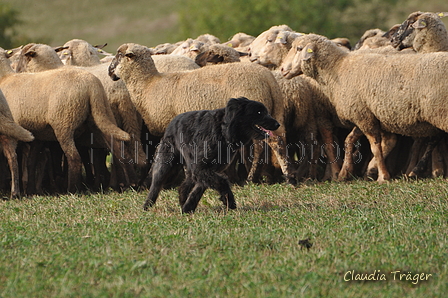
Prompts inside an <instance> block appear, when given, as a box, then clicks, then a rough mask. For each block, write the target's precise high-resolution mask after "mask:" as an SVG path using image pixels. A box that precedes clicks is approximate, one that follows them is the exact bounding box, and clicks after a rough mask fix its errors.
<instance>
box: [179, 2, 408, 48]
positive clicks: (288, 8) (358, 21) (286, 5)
mask: <svg viewBox="0 0 448 298" xmlns="http://www.w3.org/2000/svg"><path fill="white" fill-rule="evenodd" d="M396 3H397V0H375V1H366V0H338V1H331V0H309V1H290V0H276V1H272V0H246V1H237V0H228V1H220V0H191V1H185V2H183V3H181V4H180V6H179V9H180V11H179V15H180V20H179V22H180V34H181V36H179V39H183V38H186V37H196V36H198V35H200V34H203V33H210V34H214V35H216V36H218V37H219V38H220V39H221V40H222V41H226V40H227V39H229V38H230V37H231V36H233V35H234V34H235V33H237V32H244V33H247V34H251V35H254V36H257V35H258V34H260V33H261V32H263V31H265V30H267V29H268V28H269V27H271V26H273V25H280V24H287V25H289V26H290V27H291V28H292V29H294V30H296V31H299V32H304V33H311V32H314V33H318V34H323V35H326V36H327V37H329V38H335V37H348V38H350V39H351V40H352V41H353V42H356V40H357V39H358V38H359V37H360V36H361V35H362V34H363V33H364V32H365V31H366V30H368V29H371V28H377V27H378V26H380V27H381V28H382V29H383V30H387V29H389V26H390V24H388V23H387V21H388V18H389V17H390V12H391V11H393V8H394V7H395V5H396ZM402 18H403V19H404V18H405V16H402ZM400 20H401V19H400Z"/></svg>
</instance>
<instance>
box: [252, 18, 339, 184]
mask: <svg viewBox="0 0 448 298" xmlns="http://www.w3.org/2000/svg"><path fill="white" fill-rule="evenodd" d="M274 30H275V33H273V32H272V29H269V30H267V31H266V32H263V33H261V34H260V35H259V36H257V38H256V39H255V41H254V42H253V44H252V45H251V51H252V50H253V51H254V52H255V53H257V54H256V55H252V56H251V58H252V60H253V61H252V62H254V63H258V64H261V65H263V66H265V67H268V68H270V69H271V70H272V71H273V74H274V76H275V78H276V79H277V82H278V83H279V85H280V87H281V89H282V92H283V97H284V100H285V112H286V114H287V116H286V119H287V123H286V125H287V127H288V136H289V139H290V140H294V141H292V142H289V143H290V144H292V143H296V142H297V137H298V136H299V135H300V133H301V134H303V133H305V142H306V149H307V150H308V149H311V148H312V149H314V150H312V151H314V152H306V154H308V155H307V158H310V162H311V164H312V166H311V167H310V172H309V175H310V176H311V177H312V178H316V166H315V164H316V162H317V158H319V153H318V151H319V150H318V149H319V147H318V146H316V145H315V144H314V143H315V142H316V136H317V133H316V132H317V128H316V127H318V128H319V131H320V135H321V137H322V141H323V144H324V146H323V147H324V148H325V151H326V153H327V156H328V160H327V165H328V167H329V168H328V169H327V171H326V174H325V176H324V177H323V179H333V180H335V179H337V177H338V174H339V172H340V165H339V164H340V162H341V160H339V156H338V153H337V144H336V143H335V140H334V137H333V133H334V127H335V125H337V126H341V124H340V123H334V121H333V119H334V118H335V115H334V114H335V113H334V111H332V109H329V108H328V107H329V104H328V99H327V98H326V96H325V95H324V94H323V93H322V91H321V90H320V88H319V86H318V84H317V83H316V82H315V81H314V80H313V79H311V78H308V77H306V76H302V75H301V76H297V77H294V78H292V79H291V80H288V79H285V78H284V77H283V75H282V74H281V73H280V72H279V69H280V66H281V64H282V61H283V59H284V57H285V56H286V55H287V54H288V51H289V49H290V48H291V46H292V42H293V41H294V39H295V38H297V37H299V36H301V35H302V34H300V33H297V32H294V31H288V30H278V28H277V27H274ZM344 128H345V127H344ZM299 154H304V153H303V152H301V153H299ZM304 164H306V163H304Z"/></svg>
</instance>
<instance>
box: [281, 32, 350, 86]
mask: <svg viewBox="0 0 448 298" xmlns="http://www.w3.org/2000/svg"><path fill="white" fill-rule="evenodd" d="M322 44H325V45H328V46H331V47H334V49H335V50H336V51H340V52H341V53H345V51H344V50H342V49H340V47H338V46H337V45H336V44H335V43H334V42H332V41H330V40H328V39H327V38H326V37H323V36H320V35H317V34H308V35H303V36H301V37H298V38H296V40H294V42H293V43H292V47H291V49H290V50H289V52H288V55H286V57H285V59H284V60H283V63H282V66H281V72H282V74H283V76H284V77H285V78H287V79H291V78H293V77H295V76H298V75H300V74H302V73H305V74H306V75H307V76H310V77H313V78H315V76H316V73H315V69H314V66H313V61H314V60H315V59H317V58H318V57H319V52H320V48H321V47H322V46H321V45H322Z"/></svg>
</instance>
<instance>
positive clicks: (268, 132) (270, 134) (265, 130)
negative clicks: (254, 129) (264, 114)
mask: <svg viewBox="0 0 448 298" xmlns="http://www.w3.org/2000/svg"><path fill="white" fill-rule="evenodd" d="M260 128H261V130H263V131H264V132H265V133H267V134H268V135H269V136H271V137H272V136H273V135H274V134H273V133H272V131H270V130H268V129H266V128H264V127H262V126H260Z"/></svg>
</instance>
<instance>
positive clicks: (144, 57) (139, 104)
mask: <svg viewBox="0 0 448 298" xmlns="http://www.w3.org/2000/svg"><path fill="white" fill-rule="evenodd" d="M109 74H110V76H111V77H112V78H114V79H119V78H121V79H122V80H123V81H124V82H125V84H126V86H127V88H128V90H129V92H130V94H131V99H132V101H133V102H134V105H135V106H136V108H137V110H138V111H139V112H140V114H141V115H142V117H143V120H144V122H145V124H146V125H147V127H148V129H149V131H150V133H151V134H154V135H162V134H163V133H164V131H165V129H166V127H167V126H168V123H169V122H170V121H171V120H172V119H173V118H174V117H175V116H176V115H178V114H180V113H184V112H187V111H192V110H203V109H207V110H211V109H216V108H222V107H224V106H225V105H226V100H227V99H228V98H232V97H241V96H245V97H247V98H250V99H252V100H255V101H259V102H262V103H263V104H264V105H265V106H266V107H267V109H268V111H269V112H270V113H271V115H272V116H273V117H275V119H277V120H278V121H279V123H280V124H282V123H284V121H283V118H284V115H283V113H284V111H283V107H284V106H283V98H282V94H281V90H280V88H279V85H278V83H277V82H276V80H275V78H274V77H273V75H272V73H271V72H270V71H269V70H267V69H265V68H264V67H261V66H257V65H253V64H250V63H229V64H220V65H211V66H207V67H202V68H200V69H196V70H192V71H190V72H177V73H159V72H158V71H157V69H156V67H155V65H154V61H153V60H152V58H151V51H150V49H148V48H147V47H145V46H141V45H138V44H131V43H130V44H123V45H121V46H120V47H119V48H118V50H117V54H116V56H115V59H114V61H113V62H112V63H111V65H110V67H109ZM284 133H285V128H284V126H282V127H280V128H279V129H278V130H277V131H276V134H275V136H274V137H271V138H269V139H268V140H267V143H268V144H269V145H270V146H271V148H273V150H274V152H275V153H276V154H277V157H278V158H277V159H278V162H279V164H280V166H281V169H282V171H283V173H284V174H285V175H286V176H287V178H288V179H292V177H290V176H289V174H290V171H289V168H288V167H289V165H288V164H287V160H286V142H285V137H284ZM254 166H256V162H255V161H254Z"/></svg>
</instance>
